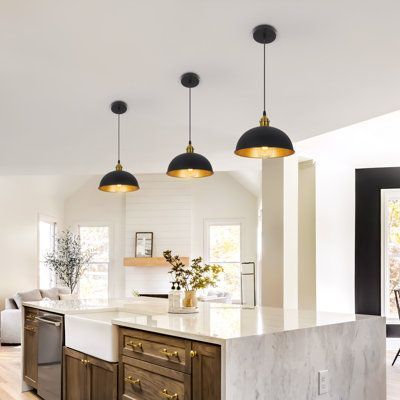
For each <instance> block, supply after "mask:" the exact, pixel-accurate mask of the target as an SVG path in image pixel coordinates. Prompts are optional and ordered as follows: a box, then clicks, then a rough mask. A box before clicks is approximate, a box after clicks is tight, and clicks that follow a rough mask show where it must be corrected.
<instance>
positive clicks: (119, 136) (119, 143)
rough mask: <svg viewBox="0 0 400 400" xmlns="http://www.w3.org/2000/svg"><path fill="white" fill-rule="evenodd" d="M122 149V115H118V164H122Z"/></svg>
mask: <svg viewBox="0 0 400 400" xmlns="http://www.w3.org/2000/svg"><path fill="white" fill-rule="evenodd" d="M120 148H121V135H120V115H119V114H118V164H120V162H121V161H120V160H121V158H120Z"/></svg>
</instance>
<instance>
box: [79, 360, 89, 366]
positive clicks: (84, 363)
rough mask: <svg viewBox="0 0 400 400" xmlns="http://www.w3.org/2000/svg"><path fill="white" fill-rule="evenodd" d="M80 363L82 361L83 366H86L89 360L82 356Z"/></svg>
mask: <svg viewBox="0 0 400 400" xmlns="http://www.w3.org/2000/svg"><path fill="white" fill-rule="evenodd" d="M81 363H82V364H83V365H84V366H85V367H87V366H88V365H89V364H90V361H89V360H85V359H84V358H82V359H81Z"/></svg>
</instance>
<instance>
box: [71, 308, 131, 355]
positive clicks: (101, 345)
mask: <svg viewBox="0 0 400 400" xmlns="http://www.w3.org/2000/svg"><path fill="white" fill-rule="evenodd" d="M130 316H132V314H131V313H127V312H122V311H106V312H93V313H87V314H73V315H66V316H65V345H66V346H67V347H70V348H71V349H74V350H77V351H81V352H82V353H85V354H89V355H91V356H93V357H97V358H100V359H101V360H105V361H109V362H117V361H118V327H117V326H115V325H112V324H111V320H113V319H116V318H128V317H130Z"/></svg>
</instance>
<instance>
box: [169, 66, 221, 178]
mask: <svg viewBox="0 0 400 400" xmlns="http://www.w3.org/2000/svg"><path fill="white" fill-rule="evenodd" d="M181 83H182V85H183V86H184V87H186V88H188V89H189V144H188V146H187V147H186V153H182V154H179V155H178V156H176V157H175V158H174V159H173V160H172V161H171V162H170V163H169V166H168V169H167V175H169V176H172V177H174V178H205V177H207V176H211V175H212V174H213V173H214V171H213V169H212V166H211V163H210V161H208V160H207V158H206V157H204V156H202V155H201V154H199V153H195V152H194V147H193V146H192V88H194V87H196V86H197V85H198V84H199V83H200V78H199V76H198V75H197V74H195V73H194V72H187V73H186V74H183V75H182V76H181Z"/></svg>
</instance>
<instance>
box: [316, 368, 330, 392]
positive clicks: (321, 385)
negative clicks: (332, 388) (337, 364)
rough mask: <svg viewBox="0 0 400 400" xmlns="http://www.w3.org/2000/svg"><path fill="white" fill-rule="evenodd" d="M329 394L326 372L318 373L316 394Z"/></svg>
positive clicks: (327, 374)
mask: <svg viewBox="0 0 400 400" xmlns="http://www.w3.org/2000/svg"><path fill="white" fill-rule="evenodd" d="M328 392H329V373H328V370H327V369H326V370H324V371H319V372H318V394H319V395H321V394H326V393H328Z"/></svg>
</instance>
